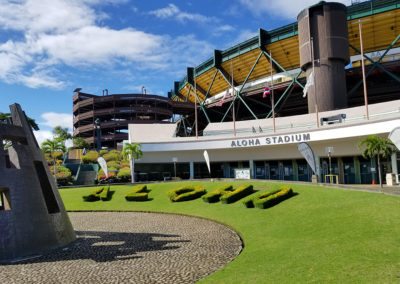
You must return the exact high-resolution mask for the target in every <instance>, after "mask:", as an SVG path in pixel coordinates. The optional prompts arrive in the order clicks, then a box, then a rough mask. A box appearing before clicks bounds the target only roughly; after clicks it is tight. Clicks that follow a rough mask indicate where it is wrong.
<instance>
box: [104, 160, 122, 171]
mask: <svg viewBox="0 0 400 284" xmlns="http://www.w3.org/2000/svg"><path fill="white" fill-rule="evenodd" d="M107 167H108V168H115V169H117V170H119V169H120V168H121V164H120V163H119V162H118V161H109V162H107Z"/></svg>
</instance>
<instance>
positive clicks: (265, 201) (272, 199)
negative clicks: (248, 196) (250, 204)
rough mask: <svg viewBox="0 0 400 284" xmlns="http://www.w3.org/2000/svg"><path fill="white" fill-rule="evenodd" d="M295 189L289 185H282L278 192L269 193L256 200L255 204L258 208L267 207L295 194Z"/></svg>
mask: <svg viewBox="0 0 400 284" xmlns="http://www.w3.org/2000/svg"><path fill="white" fill-rule="evenodd" d="M293 195H294V193H293V190H292V189H291V188H289V187H281V188H280V189H279V191H278V192H276V193H274V194H271V195H268V196H266V197H264V198H262V199H257V200H255V201H254V206H255V207H257V208H261V209H265V208H269V207H272V206H274V205H276V204H278V203H280V202H282V201H283V200H285V199H287V198H289V197H291V196H293Z"/></svg>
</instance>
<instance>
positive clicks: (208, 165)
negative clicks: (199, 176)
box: [203, 150, 211, 175]
mask: <svg viewBox="0 0 400 284" xmlns="http://www.w3.org/2000/svg"><path fill="white" fill-rule="evenodd" d="M203 155H204V160H206V164H207V168H208V172H209V173H210V175H211V168H210V157H209V156H208V152H207V150H204V153H203Z"/></svg>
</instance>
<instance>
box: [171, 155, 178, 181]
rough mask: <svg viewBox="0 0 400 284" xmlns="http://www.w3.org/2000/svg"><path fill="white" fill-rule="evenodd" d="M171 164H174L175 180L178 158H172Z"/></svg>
mask: <svg viewBox="0 0 400 284" xmlns="http://www.w3.org/2000/svg"><path fill="white" fill-rule="evenodd" d="M172 162H174V176H175V179H176V162H178V158H177V157H173V158H172Z"/></svg>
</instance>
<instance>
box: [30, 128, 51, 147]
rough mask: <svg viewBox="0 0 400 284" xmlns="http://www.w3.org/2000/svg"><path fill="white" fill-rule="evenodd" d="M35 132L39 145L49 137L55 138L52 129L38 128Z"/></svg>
mask: <svg viewBox="0 0 400 284" xmlns="http://www.w3.org/2000/svg"><path fill="white" fill-rule="evenodd" d="M33 134H34V135H35V137H36V140H37V142H38V144H39V145H41V144H42V143H43V142H44V141H45V140H47V139H53V133H52V132H51V131H50V130H38V131H34V132H33Z"/></svg>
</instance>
